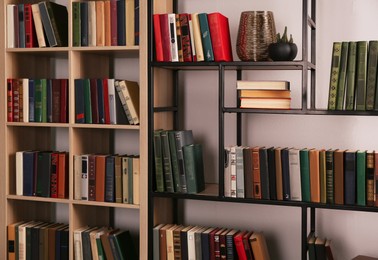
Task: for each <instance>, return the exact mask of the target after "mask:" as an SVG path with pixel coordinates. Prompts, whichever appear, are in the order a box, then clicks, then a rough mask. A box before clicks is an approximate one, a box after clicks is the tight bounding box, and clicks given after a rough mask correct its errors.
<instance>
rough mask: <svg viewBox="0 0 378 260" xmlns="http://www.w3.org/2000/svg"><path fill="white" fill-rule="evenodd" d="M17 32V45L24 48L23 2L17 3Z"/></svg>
mask: <svg viewBox="0 0 378 260" xmlns="http://www.w3.org/2000/svg"><path fill="white" fill-rule="evenodd" d="M18 28H19V29H18V33H19V37H18V39H19V43H18V44H19V45H18V47H20V48H25V13H24V4H18Z"/></svg>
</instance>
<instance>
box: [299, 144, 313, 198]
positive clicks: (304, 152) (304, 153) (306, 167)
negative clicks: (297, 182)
mask: <svg viewBox="0 0 378 260" xmlns="http://www.w3.org/2000/svg"><path fill="white" fill-rule="evenodd" d="M299 159H300V172H301V188H302V200H303V201H305V202H311V196H310V160H309V155H308V149H301V150H300V151H299Z"/></svg>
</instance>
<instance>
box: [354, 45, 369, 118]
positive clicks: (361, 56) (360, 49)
mask: <svg viewBox="0 0 378 260" xmlns="http://www.w3.org/2000/svg"><path fill="white" fill-rule="evenodd" d="M367 45H368V44H367V41H359V42H357V70H356V71H357V74H356V110H360V111H363V110H365V107H366V74H367V49H368V46H367Z"/></svg>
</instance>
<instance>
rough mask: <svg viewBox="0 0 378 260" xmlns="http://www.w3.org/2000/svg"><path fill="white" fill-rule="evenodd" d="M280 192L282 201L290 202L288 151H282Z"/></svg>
mask: <svg viewBox="0 0 378 260" xmlns="http://www.w3.org/2000/svg"><path fill="white" fill-rule="evenodd" d="M281 160H282V192H283V199H284V200H290V199H291V196H290V170H289V150H288V149H282V153H281Z"/></svg>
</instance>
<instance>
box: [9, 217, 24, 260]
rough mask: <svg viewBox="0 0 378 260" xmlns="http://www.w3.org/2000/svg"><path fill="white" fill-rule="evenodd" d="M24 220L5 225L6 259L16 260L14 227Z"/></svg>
mask: <svg viewBox="0 0 378 260" xmlns="http://www.w3.org/2000/svg"><path fill="white" fill-rule="evenodd" d="M24 222H25V221H21V222H17V223H13V224H9V225H8V227H7V231H8V259H9V260H16V247H18V245H16V228H17V227H18V226H19V225H21V224H23V223H24Z"/></svg>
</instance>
